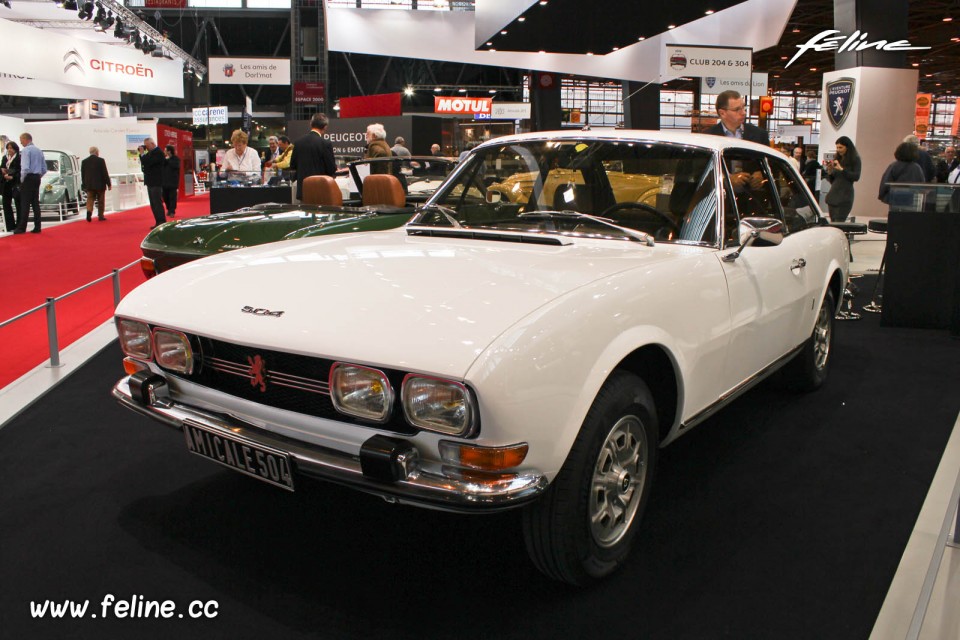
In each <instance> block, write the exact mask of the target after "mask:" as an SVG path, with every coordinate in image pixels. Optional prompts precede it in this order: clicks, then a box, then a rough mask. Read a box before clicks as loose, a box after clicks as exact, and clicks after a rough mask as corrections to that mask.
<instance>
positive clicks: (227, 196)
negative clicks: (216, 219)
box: [210, 169, 296, 213]
mask: <svg viewBox="0 0 960 640" xmlns="http://www.w3.org/2000/svg"><path fill="white" fill-rule="evenodd" d="M295 188H296V181H295V180H292V179H290V178H289V176H288V175H284V172H283V171H279V172H277V171H274V170H272V169H267V170H266V171H221V172H220V173H214V174H211V184H210V213H224V212H226V211H236V210H237V209H243V208H244V207H252V206H254V205H258V204H266V203H268V202H276V203H279V204H291V203H293V201H294V189H295Z"/></svg>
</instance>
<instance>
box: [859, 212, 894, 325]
mask: <svg viewBox="0 0 960 640" xmlns="http://www.w3.org/2000/svg"><path fill="white" fill-rule="evenodd" d="M867 228H868V229H869V230H870V231H872V232H874V233H880V234H883V235H887V221H886V220H870V221H869V222H867ZM889 250H890V245H889V244H888V245H887V246H885V247H884V248H883V257H882V258H880V272H879V273H877V282H876V284H874V285H873V295H872V296H871V297H870V302H869V303H867V304H865V305H863V310H864V311H866V312H868V313H880V312H881V311H882V310H883V305H882V304H881V303H880V298H882V297H883V294H882V293H878V292H879V291H880V282H881V281H882V280H883V270H884V267H885V266H886V263H887V251H889Z"/></svg>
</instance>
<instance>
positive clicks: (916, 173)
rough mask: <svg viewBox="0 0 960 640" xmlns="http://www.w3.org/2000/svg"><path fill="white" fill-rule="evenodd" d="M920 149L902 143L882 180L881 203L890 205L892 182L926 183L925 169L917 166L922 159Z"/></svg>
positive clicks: (891, 205) (907, 143)
mask: <svg viewBox="0 0 960 640" xmlns="http://www.w3.org/2000/svg"><path fill="white" fill-rule="evenodd" d="M919 149H920V148H919V147H918V146H917V145H915V144H910V143H909V142H901V143H900V145H899V146H898V147H897V150H896V151H894V152H893V157H894V160H893V162H891V163H890V165H889V166H888V167H887V170H886V171H884V172H883V177H882V178H880V194H879V195H878V196H877V197H878V198H880V201H881V202H884V203H886V204H889V205H890V208H891V209H892V208H893V203H891V202H890V183H891V182H926V180H925V179H924V176H923V169H922V168H921V167H920V165H919V164H917V161H918V160H919V159H920V152H919Z"/></svg>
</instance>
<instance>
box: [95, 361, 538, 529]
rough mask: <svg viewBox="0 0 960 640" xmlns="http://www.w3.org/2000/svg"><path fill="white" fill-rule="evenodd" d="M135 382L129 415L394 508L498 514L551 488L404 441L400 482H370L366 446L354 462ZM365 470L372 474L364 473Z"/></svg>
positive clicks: (128, 397)
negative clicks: (446, 460) (242, 450)
mask: <svg viewBox="0 0 960 640" xmlns="http://www.w3.org/2000/svg"><path fill="white" fill-rule="evenodd" d="M136 375H140V374H136ZM152 377H157V378H159V377H160V376H152ZM131 378H132V376H127V377H125V378H123V379H121V380H120V381H119V382H118V383H117V384H116V385H115V386H114V388H113V396H114V397H115V398H116V399H117V400H118V401H119V403H120V404H121V405H122V406H124V407H127V408H128V409H132V410H133V411H136V412H137V413H140V414H142V415H145V416H148V417H150V418H153V419H154V420H158V421H160V422H162V423H164V424H166V425H167V426H170V427H173V428H175V429H179V430H182V429H183V426H184V423H185V422H189V423H192V424H194V425H199V426H201V427H203V428H204V429H207V430H208V431H212V432H214V433H218V434H222V435H223V436H225V437H229V438H234V439H240V440H245V441H248V442H250V443H252V444H254V445H259V446H261V447H265V448H268V449H275V450H279V451H282V452H284V453H287V454H288V455H289V456H290V459H291V462H292V464H293V467H294V474H302V475H305V476H310V477H314V478H319V479H322V480H328V481H332V482H336V483H339V484H344V485H347V486H350V487H353V488H355V489H358V490H360V491H364V492H367V493H373V494H376V495H379V496H381V497H383V498H384V499H385V500H387V501H389V502H401V503H407V504H415V505H419V506H425V507H431V508H436V509H442V510H445V511H467V512H477V511H498V510H502V509H508V508H512V507H516V506H520V505H522V504H524V503H526V502H529V501H530V500H532V499H534V498H536V497H537V496H539V495H540V494H541V493H543V491H544V490H545V489H546V488H547V479H546V477H545V476H544V475H542V474H539V473H533V472H519V473H480V472H471V471H467V470H464V469H460V468H457V467H453V466H450V465H445V464H442V463H440V462H434V461H430V460H422V459H420V457H419V455H418V454H417V451H416V448H415V447H414V446H413V445H412V444H411V443H408V442H406V443H405V441H402V440H400V441H396V442H399V443H405V444H406V445H409V449H408V450H407V452H406V454H405V455H403V454H401V455H400V456H398V458H399V459H398V460H397V461H396V464H395V465H393V466H394V468H396V469H397V477H395V478H393V479H389V480H387V479H383V478H382V477H380V478H378V477H371V474H370V473H369V469H370V468H372V467H373V466H375V465H377V464H378V461H377V460H374V461H373V465H371V464H370V462H371V461H370V460H362V459H361V458H362V457H363V456H364V455H366V454H365V453H364V449H365V448H366V446H365V447H364V449H361V453H360V454H359V455H357V456H354V455H350V454H347V453H344V452H342V451H336V450H333V449H328V448H325V447H320V446H316V445H313V444H309V443H304V442H301V441H298V440H293V439H291V438H287V437H284V436H281V435H278V434H276V433H272V432H270V431H267V430H265V429H261V428H259V427H256V426H253V425H250V424H247V423H244V422H241V421H240V420H236V419H234V418H231V417H229V416H223V415H219V414H214V413H210V412H207V411H203V410H200V409H197V408H195V407H191V406H189V405H185V404H181V403H178V402H176V401H174V400H171V399H170V398H169V396H168V395H167V394H166V393H164V392H162V391H163V390H162V389H160V390H158V392H157V393H154V392H153V390H150V391H149V392H145V391H143V390H141V389H140V387H139V386H137V390H138V391H139V393H134V392H133V391H132V389H131V385H130V380H131ZM138 382H139V381H138ZM138 396H139V397H138ZM378 437H379V438H381V439H382V438H383V436H375V437H374V438H371V439H370V440H368V442H371V441H373V440H375V439H376V438H378ZM411 454H412V455H411ZM365 463H366V465H365ZM364 466H366V467H367V469H368V473H364Z"/></svg>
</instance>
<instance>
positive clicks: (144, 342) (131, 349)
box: [117, 318, 153, 360]
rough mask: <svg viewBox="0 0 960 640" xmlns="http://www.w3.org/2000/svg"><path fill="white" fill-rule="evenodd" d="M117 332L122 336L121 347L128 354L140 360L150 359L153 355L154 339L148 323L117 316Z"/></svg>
mask: <svg viewBox="0 0 960 640" xmlns="http://www.w3.org/2000/svg"><path fill="white" fill-rule="evenodd" d="M117 334H118V335H119V336H120V348H121V349H122V350H123V352H124V353H125V354H126V355H128V356H130V357H131V358H137V359H138V360H150V359H151V358H152V357H153V341H152V340H151V339H150V337H151V336H150V327H148V326H147V325H146V323H144V322H138V321H136V320H128V319H126V318H117Z"/></svg>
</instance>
